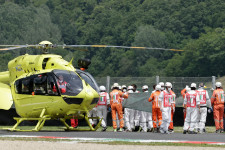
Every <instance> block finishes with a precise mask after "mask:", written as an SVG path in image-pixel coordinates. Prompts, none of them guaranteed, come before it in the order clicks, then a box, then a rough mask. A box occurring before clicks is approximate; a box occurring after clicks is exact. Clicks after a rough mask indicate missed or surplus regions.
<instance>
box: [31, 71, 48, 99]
mask: <svg viewBox="0 0 225 150" xmlns="http://www.w3.org/2000/svg"><path fill="white" fill-rule="evenodd" d="M33 83H34V94H35V95H46V94H47V76H46V75H44V74H43V75H37V76H35V77H34V80H33Z"/></svg>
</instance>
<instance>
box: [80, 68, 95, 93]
mask: <svg viewBox="0 0 225 150" xmlns="http://www.w3.org/2000/svg"><path fill="white" fill-rule="evenodd" d="M77 73H78V74H79V75H80V76H81V78H83V79H84V80H85V82H87V83H88V84H89V85H90V86H91V87H92V88H93V89H95V90H96V91H97V92H99V88H98V84H97V83H96V81H95V80H94V78H93V77H92V76H91V75H90V74H89V73H87V72H83V71H80V70H77Z"/></svg>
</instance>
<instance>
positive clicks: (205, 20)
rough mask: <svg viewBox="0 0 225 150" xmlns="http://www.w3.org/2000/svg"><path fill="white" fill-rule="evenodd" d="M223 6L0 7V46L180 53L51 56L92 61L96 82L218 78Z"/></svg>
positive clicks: (93, 3)
mask: <svg viewBox="0 0 225 150" xmlns="http://www.w3.org/2000/svg"><path fill="white" fill-rule="evenodd" d="M224 4H225V2H224V1H223V0H208V1H203V0H198V1H196V0H189V1H181V0H170V1H168V0H160V1H159V0H123V1H121V0H105V1H103V0H76V1H74V0H35V1H31V0H20V1H17V0H11V2H8V1H7V0H0V22H1V24H0V32H1V34H0V44H36V43H39V42H40V41H43V40H49V41H51V42H53V43H56V44H59V43H61V44H62V43H65V44H104V45H123V46H137V47H138V46H144V47H158V48H159V47H161V48H174V49H184V50H185V52H171V51H159V50H141V49H139V50H133V49H132V50H128V49H126V50H124V49H115V48H88V52H83V51H77V50H62V49H56V50H52V51H51V52H52V53H55V54H59V55H62V56H63V57H64V59H66V60H68V61H70V60H71V59H72V58H74V61H73V64H74V66H76V64H77V60H78V59H80V58H89V59H91V60H92V64H91V65H90V68H89V72H90V73H92V74H93V75H94V76H107V75H110V76H155V75H161V76H211V75H220V76H222V75H225V71H223V66H224V65H225V64H224V61H223V58H224V55H225V52H224V50H225V47H224V44H223V43H224V38H225V31H224V27H225V9H224ZM26 51H27V50H26ZM24 52H25V50H20V51H19V52H17V51H12V52H9V53H2V54H1V55H0V57H1V58H2V60H1V61H2V63H3V64H4V66H5V65H6V64H7V62H8V61H9V60H10V59H12V58H13V57H15V56H18V55H20V54H21V53H24ZM28 52H29V53H30V54H38V52H34V51H33V50H28ZM5 69H6V68H5V67H2V68H0V70H5Z"/></svg>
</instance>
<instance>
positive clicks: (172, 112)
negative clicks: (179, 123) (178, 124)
mask: <svg viewBox="0 0 225 150" xmlns="http://www.w3.org/2000/svg"><path fill="white" fill-rule="evenodd" d="M171 93H172V95H173V100H172V102H171V120H170V126H169V129H172V130H173V115H174V111H175V99H176V94H175V93H174V92H173V91H172V90H171Z"/></svg>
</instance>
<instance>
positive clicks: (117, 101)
mask: <svg viewBox="0 0 225 150" xmlns="http://www.w3.org/2000/svg"><path fill="white" fill-rule="evenodd" d="M110 97H111V100H110V105H111V109H112V120H113V129H114V132H116V131H117V125H116V112H117V113H118V117H119V120H120V129H119V132H122V131H123V126H124V121H123V110H122V103H121V101H122V97H123V98H128V94H124V93H123V92H121V91H119V84H118V83H114V84H113V91H112V92H110Z"/></svg>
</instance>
